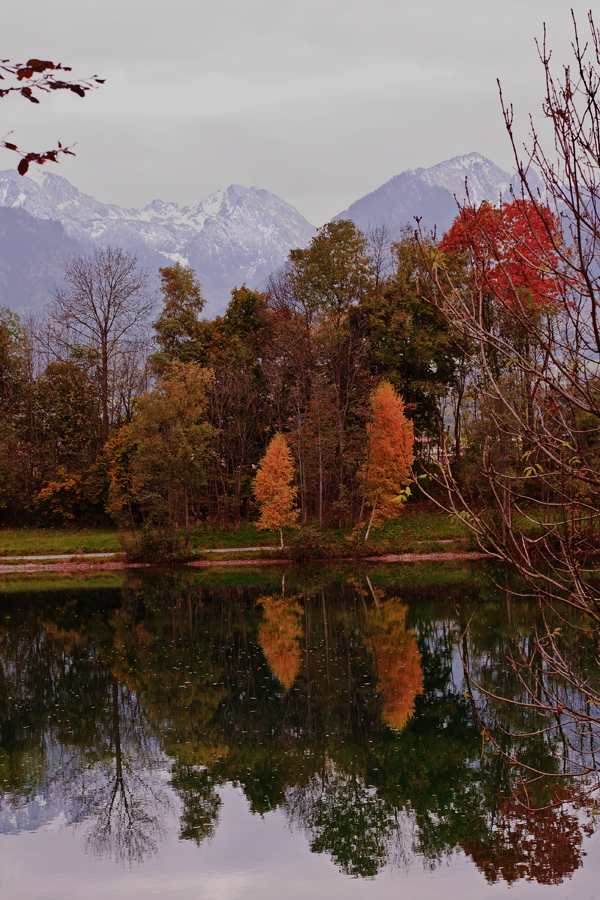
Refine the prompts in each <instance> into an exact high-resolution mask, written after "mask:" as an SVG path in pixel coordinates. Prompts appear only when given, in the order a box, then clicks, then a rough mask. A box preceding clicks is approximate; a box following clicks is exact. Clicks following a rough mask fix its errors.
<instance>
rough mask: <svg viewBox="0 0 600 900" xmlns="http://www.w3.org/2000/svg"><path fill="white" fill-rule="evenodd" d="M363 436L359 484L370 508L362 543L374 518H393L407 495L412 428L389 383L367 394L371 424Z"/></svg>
mask: <svg viewBox="0 0 600 900" xmlns="http://www.w3.org/2000/svg"><path fill="white" fill-rule="evenodd" d="M367 435H368V444H367V459H366V461H365V464H364V465H363V467H362V470H361V480H362V483H363V497H364V500H363V504H364V502H365V501H366V502H367V503H368V504H369V506H370V507H371V518H370V520H369V525H368V527H367V533H366V534H365V542H366V541H367V539H368V537H369V532H370V530H371V526H372V524H373V521H374V519H375V514H377V515H379V516H381V517H382V518H391V517H393V516H395V515H397V514H398V504H399V503H401V502H402V501H403V500H405V499H406V497H407V496H408V494H409V490H408V487H407V485H408V482H409V481H410V479H411V465H412V461H413V459H414V455H413V445H414V439H415V437H414V430H413V424H412V422H411V421H410V420H409V419H407V418H406V416H405V414H404V403H403V402H402V398H401V397H400V396H399V394H397V393H396V391H395V390H394V388H393V387H392V385H391V384H390V383H389V381H382V382H381V383H380V384H379V386H378V387H377V388H376V389H375V390H374V391H373V393H372V394H371V421H370V423H369V425H368V426H367ZM403 488H404V489H405V490H404V492H403ZM361 519H362V510H361ZM359 536H360V522H359Z"/></svg>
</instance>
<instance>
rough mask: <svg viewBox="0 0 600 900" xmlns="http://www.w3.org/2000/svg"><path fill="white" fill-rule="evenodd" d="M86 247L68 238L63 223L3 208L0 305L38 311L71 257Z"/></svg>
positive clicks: (0, 228) (0, 226)
mask: <svg viewBox="0 0 600 900" xmlns="http://www.w3.org/2000/svg"><path fill="white" fill-rule="evenodd" d="M87 249H88V248H87V246H86V245H84V244H82V243H81V242H79V241H75V240H73V239H72V238H70V237H68V235H67V234H66V233H65V230H64V228H63V227H62V225H61V224H60V222H52V221H40V220H39V219H34V217H33V216H31V215H29V213H27V212H25V211H24V210H22V209H3V208H1V207H0V306H8V307H9V308H10V309H12V310H15V311H16V312H19V313H27V312H36V311H39V310H40V309H41V308H42V307H43V306H44V304H45V303H46V301H47V300H48V298H49V296H50V292H51V290H52V287H53V286H54V284H56V282H57V281H59V280H60V277H61V275H62V272H63V269H64V265H65V262H66V260H67V259H68V258H69V256H73V255H74V254H77V253H82V252H85V251H86V250H87Z"/></svg>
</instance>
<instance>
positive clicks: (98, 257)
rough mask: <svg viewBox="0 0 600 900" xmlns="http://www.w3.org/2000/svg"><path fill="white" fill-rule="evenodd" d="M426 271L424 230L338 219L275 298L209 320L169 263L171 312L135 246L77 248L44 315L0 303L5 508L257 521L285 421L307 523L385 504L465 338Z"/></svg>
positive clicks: (429, 431) (22, 514)
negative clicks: (394, 448) (439, 302)
mask: <svg viewBox="0 0 600 900" xmlns="http://www.w3.org/2000/svg"><path fill="white" fill-rule="evenodd" d="M423 277H424V274H423V268H422V265H421V262H420V251H419V247H418V242H417V240H416V238H415V235H414V233H408V232H407V233H406V234H405V235H403V236H402V237H401V239H400V240H399V241H398V242H396V243H392V241H391V239H390V238H389V236H388V235H387V234H386V233H385V232H384V231H383V230H380V231H378V232H375V233H374V234H372V235H370V236H369V237H366V236H365V235H363V234H362V233H361V232H360V231H359V229H358V228H357V227H356V226H355V225H354V224H353V223H351V222H348V221H342V222H335V223H330V224H328V225H326V226H324V227H323V228H322V229H321V230H320V231H319V232H318V234H317V235H316V237H315V238H314V240H313V241H312V243H311V245H310V246H309V247H308V248H307V249H303V250H293V251H292V252H291V253H290V256H289V260H288V262H287V264H286V266H285V267H284V268H283V269H282V270H281V271H279V272H277V273H276V274H274V275H273V276H272V277H271V279H270V280H269V283H268V285H267V289H266V290H265V291H264V292H258V291H253V290H250V289H248V288H247V287H246V286H242V287H241V288H236V289H234V290H233V291H232V294H231V300H230V302H229V305H228V307H227V309H226V312H225V314H224V315H223V316H220V317H217V318H215V319H213V320H207V319H205V318H203V316H202V312H203V307H204V301H203V298H202V292H201V286H200V284H199V283H198V281H197V279H196V276H195V273H194V272H193V271H192V270H191V269H189V268H187V267H184V266H182V265H181V264H180V263H177V264H175V265H173V266H169V267H165V268H163V269H161V270H160V300H161V304H160V306H159V308H158V315H157V313H156V310H157V306H158V303H157V297H156V296H153V294H152V293H151V291H150V289H149V281H148V277H147V276H146V275H145V274H144V273H143V272H142V271H141V270H140V269H139V267H138V265H137V263H136V260H135V258H134V257H132V256H131V255H130V254H128V253H127V252H125V251H123V250H120V249H114V248H108V249H103V250H97V251H95V253H94V254H93V255H92V256H87V257H80V258H75V259H72V260H71V261H70V263H69V264H68V265H67V267H66V270H65V274H64V279H63V282H62V284H61V286H60V287H58V288H56V289H55V291H54V294H53V296H52V298H51V300H50V302H49V305H48V307H47V312H46V315H45V317H44V318H43V319H39V320H37V321H36V320H23V321H21V320H20V319H19V318H18V317H17V316H16V315H15V314H13V313H11V312H9V311H8V310H3V311H2V314H1V319H0V403H1V404H2V426H1V432H0V442H1V445H2V454H1V456H2V460H3V462H2V466H3V472H2V480H1V487H0V503H1V507H2V513H1V515H2V518H3V520H4V521H5V522H7V523H8V522H23V521H30V522H32V521H38V520H39V519H40V518H42V519H45V520H46V521H49V522H56V523H63V524H64V523H69V522H76V521H81V522H84V521H100V520H102V518H103V517H105V516H106V515H107V514H108V515H110V516H112V517H113V518H115V519H117V520H118V521H122V522H125V523H131V522H134V523H139V522H144V521H148V522H152V523H154V525H155V526H161V525H162V524H164V523H170V524H171V525H172V526H178V527H182V528H184V529H185V530H186V531H187V530H189V528H191V527H193V526H194V524H196V523H198V522H209V523H215V524H218V525H219V526H221V527H235V526H236V525H238V524H239V523H240V522H241V521H243V520H245V519H248V518H254V517H255V516H256V514H257V502H256V499H255V497H254V495H253V491H252V485H253V482H254V479H255V476H256V473H257V470H258V467H259V466H260V462H261V459H262V458H263V457H264V454H265V451H266V448H267V447H268V445H269V443H270V442H271V440H272V439H273V437H274V436H275V435H276V434H281V435H284V436H285V439H286V442H287V444H288V446H289V448H290V451H291V455H292V460H293V468H294V472H295V476H294V487H295V491H296V495H297V506H298V517H299V521H300V523H301V524H307V523H316V524H318V526H319V527H323V526H325V525H329V524H335V525H342V526H354V525H356V524H357V522H358V520H359V518H360V516H361V515H365V516H366V513H367V510H368V512H369V514H370V513H371V512H372V511H373V509H374V508H378V509H379V510H380V512H382V513H383V514H385V507H386V503H387V504H388V506H389V503H390V502H391V499H393V496H394V494H399V493H400V486H401V483H406V481H407V479H408V478H409V475H410V462H411V460H412V431H413V429H414V433H415V435H416V438H417V446H420V447H421V448H423V447H425V448H429V446H430V445H431V444H435V443H436V442H437V440H438V438H439V434H440V427H442V426H444V422H445V405H446V404H447V402H448V398H449V397H452V396H453V393H454V391H455V389H456V387H457V386H458V383H459V370H460V360H461V354H462V350H461V346H460V340H459V336H458V335H457V334H456V335H455V334H453V333H452V332H451V331H449V330H448V327H447V325H446V322H445V320H444V317H443V316H442V314H441V313H440V312H439V311H438V310H436V309H435V307H433V306H432V305H431V304H430V303H429V302H428V300H427V298H424V297H422V296H421V290H420V287H419V279H422V278H423ZM153 314H154V321H153V322H152V325H151V326H150V320H151V318H152V315H153ZM384 382H385V384H387V385H388V386H389V387H388V389H387V390H388V400H387V402H388V405H389V403H391V404H392V406H394V409H395V410H396V413H395V415H396V419H393V416H392V420H390V422H391V424H390V425H389V426H387V427H389V428H391V429H392V432H394V431H395V433H396V434H403V435H404V444H405V448H404V451H403V452H404V460H405V461H404V463H403V462H402V460H401V459H400V457H398V455H397V454H396V457H394V456H393V454H392V464H393V465H392V469H390V467H389V466H388V471H387V472H386V471H384V469H385V465H384V460H385V449H382V448H381V446H380V444H381V441H382V440H384V438H385V439H387V438H389V437H390V435H387V438H386V435H385V434H383V435H382V433H379V435H377V434H374V433H372V429H373V425H374V422H375V421H376V420H377V416H378V415H379V420H380V421H381V422H383V421H384V420H385V416H386V413H385V410H384V411H383V412H382V411H380V412H379V413H377V412H376V406H377V401H376V400H375V399H374V398H375V395H376V391H377V390H378V389H379V390H380V389H381V385H382V384H383V383H384ZM402 401H403V402H402ZM374 404H375V405H374ZM398 404H399V405H398ZM380 406H381V403H380ZM398 416H400V418H398ZM382 427H384V428H385V427H386V426H383V425H382ZM390 434H391V432H390ZM378 441H379V444H378ZM388 447H389V445H388ZM378 448H379V449H378ZM371 450H372V453H371ZM382 466H383V469H382ZM394 468H396V469H397V470H398V472H399V475H400V476H401V478H400V482H398V481H397V479H396V481H394V477H393V469H394ZM367 472H370V473H371V474H369V475H367ZM374 473H376V474H374ZM386 478H388V480H389V479H390V478H391V479H392V482H394V483H392V484H391V485H390V486H389V490H387V493H386V491H385V490H384V491H383V493H384V494H385V497H386V498H387V500H384V499H382V498H380V496H379V495H380V494H381V492H382V490H383V488H382V484H384V483H385V479H386ZM382 497H383V495H382ZM376 498H377V499H376ZM393 509H394V507H392V510H393Z"/></svg>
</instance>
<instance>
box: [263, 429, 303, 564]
mask: <svg viewBox="0 0 600 900" xmlns="http://www.w3.org/2000/svg"><path fill="white" fill-rule="evenodd" d="M293 478H294V465H293V462H292V454H291V453H290V448H289V447H288V443H287V441H286V439H285V438H284V436H283V435H282V434H280V433H277V434H276V435H275V436H274V437H273V438H272V440H271V442H270V444H269V446H268V447H267V452H266V453H265V455H264V457H263V459H262V462H261V463H260V466H259V468H258V473H257V475H256V478H255V480H254V488H253V489H254V496H255V497H256V499H257V501H258V504H259V506H260V518H259V520H258V523H257V524H258V527H259V528H264V529H276V528H278V529H279V536H280V538H281V548H282V549H283V529H284V528H285V527H289V526H294V525H295V524H296V522H297V519H298V509H297V507H296V503H295V501H296V493H297V490H296V488H295V487H294V485H293V484H292V481H293Z"/></svg>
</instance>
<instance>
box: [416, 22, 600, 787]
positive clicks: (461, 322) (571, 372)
mask: <svg viewBox="0 0 600 900" xmlns="http://www.w3.org/2000/svg"><path fill="white" fill-rule="evenodd" d="M573 24H574V40H573V43H572V50H573V64H572V65H571V66H565V67H563V68H562V70H561V71H560V72H559V74H558V75H557V74H555V71H554V66H553V64H552V65H551V54H550V51H549V50H548V48H547V44H546V36H545V34H544V40H543V43H542V44H541V45H540V46H539V56H540V60H541V63H542V65H543V68H544V71H545V76H546V94H545V98H544V102H543V105H542V109H543V113H544V116H545V117H546V119H547V120H549V122H550V124H551V126H552V128H553V131H554V143H553V146H551V147H550V148H549V149H547V150H545V149H544V147H543V145H542V142H541V139H540V138H539V135H538V133H537V132H536V131H535V129H533V127H532V132H531V140H530V146H529V149H528V150H527V149H526V153H527V155H526V157H525V159H524V161H523V160H522V159H521V157H520V153H519V150H518V148H517V140H516V137H515V134H514V131H513V115H512V108H511V107H509V106H507V105H506V104H505V103H504V101H503V100H502V108H503V113H504V119H505V123H506V127H507V130H508V134H509V137H510V140H511V143H512V146H513V149H514V154H515V159H516V164H517V171H518V173H519V176H520V180H521V196H520V197H517V198H513V204H511V205H510V206H512V207H513V209H512V210H511V214H512V212H514V210H517V213H518V217H520V218H519V227H518V228H516V229H514V230H513V231H512V233H511V236H510V241H511V242H512V246H511V248H510V254H511V255H510V259H509V258H508V256H507V254H506V248H507V242H506V233H505V232H503V231H502V229H503V227H504V226H503V224H502V219H503V216H504V215H505V212H506V211H507V210H508V209H509V205H506V206H504V207H502V208H501V209H500V210H499V211H493V210H491V207H489V205H488V206H487V208H485V209H484V208H483V207H481V208H480V209H479V210H478V209H476V208H475V207H473V206H470V205H468V204H467V206H466V207H465V208H464V209H463V210H462V211H461V217H462V223H463V225H464V235H463V237H464V244H463V247H462V251H463V252H462V254H461V257H460V258H461V261H462V262H463V263H465V266H466V268H465V266H463V268H462V271H461V272H459V271H458V268H457V266H456V258H455V259H454V260H452V259H451V258H450V257H449V256H448V255H444V254H443V253H440V254H439V255H438V257H437V258H433V257H431V255H429V259H430V260H431V271H432V274H433V275H434V277H435V279H436V283H437V287H438V289H439V299H438V301H437V302H438V304H439V308H440V309H441V310H442V311H443V312H444V314H445V315H446V317H447V318H448V320H449V321H450V322H452V324H453V326H455V327H457V328H458V329H459V330H460V331H461V332H462V333H463V334H464V335H465V337H466V338H467V339H468V342H469V345H470V346H471V347H473V348H475V349H474V369H473V371H474V373H475V374H474V376H473V377H474V379H475V381H476V384H475V389H476V393H477V406H476V413H475V415H474V416H472V417H471V421H470V423H469V427H468V429H467V430H468V431H470V447H469V453H470V456H471V460H472V461H475V462H476V463H478V468H479V479H475V478H473V473H472V472H471V477H470V478H469V480H468V481H467V480H466V479H464V478H463V479H461V477H460V474H459V473H458V472H457V469H456V467H455V466H454V460H453V459H452V457H451V455H450V451H449V449H448V450H447V451H446V452H445V453H444V454H443V459H442V460H441V461H440V465H439V467H438V469H437V478H438V480H439V482H441V483H442V485H443V486H444V487H445V489H446V497H447V506H448V507H449V508H451V509H453V510H454V511H455V512H456V513H457V514H458V515H459V516H460V517H461V518H462V519H463V521H464V522H465V523H466V524H467V525H469V527H470V528H471V529H472V531H473V532H474V534H475V535H476V536H477V538H478V540H479V542H480V543H481V545H482V547H484V548H485V549H486V550H487V551H488V552H490V553H491V554H493V555H495V556H496V557H498V558H501V559H503V560H505V561H507V562H509V563H510V564H511V565H512V566H514V567H516V569H517V570H518V572H519V573H520V574H521V576H522V577H523V583H522V584H523V586H522V587H521V588H520V591H521V592H522V593H528V594H529V596H533V597H535V598H536V599H537V600H538V602H540V603H541V604H542V605H543V606H544V608H545V609H546V614H547V616H548V618H547V619H546V623H547V624H546V628H545V631H543V630H542V631H540V633H539V635H538V637H537V641H536V645H535V648H534V649H533V650H532V651H530V652H529V653H524V654H521V655H519V654H518V653H517V654H512V655H509V657H508V663H509V665H510V666H511V667H513V668H514V670H515V671H517V672H519V673H520V678H521V681H522V684H523V688H524V692H525V696H524V699H523V701H522V702H523V704H524V705H527V706H528V707H532V708H534V709H537V710H539V711H541V712H542V714H543V715H545V716H546V717H547V718H548V723H547V728H546V731H547V732H552V733H554V734H556V735H557V739H558V737H561V739H563V740H566V739H565V738H564V735H565V734H566V735H567V738H568V741H567V742H568V744H569V747H570V746H571V744H573V745H575V744H577V745H578V746H580V745H581V746H583V744H584V739H585V740H587V741H588V744H589V746H590V747H594V746H595V745H596V744H597V740H598V735H599V734H600V716H598V713H597V710H598V706H599V697H600V687H599V683H598V682H599V679H598V672H597V666H598V659H597V658H596V659H595V661H594V662H595V665H594V666H593V667H592V668H591V670H590V671H588V672H587V673H586V674H585V675H582V674H580V673H579V674H578V673H577V672H575V671H574V669H573V667H572V666H571V665H570V664H569V663H568V661H567V659H566V656H565V653H564V649H563V647H562V644H561V636H560V635H561V622H560V619H561V618H564V619H573V618H575V622H576V624H577V626H578V627H579V628H580V629H581V638H580V639H581V642H582V643H583V642H584V641H590V640H591V641H593V642H597V640H598V636H599V634H600V581H599V578H598V548H599V546H600V266H599V264H598V250H599V242H600V205H599V199H600V33H599V32H598V30H597V29H596V27H595V25H594V21H593V18H592V15H591V14H590V16H589V34H588V39H587V42H585V41H582V40H581V39H580V35H579V32H578V28H577V23H576V21H575V18H574V17H573ZM501 99H502V95H501ZM536 172H538V173H539V174H540V175H541V178H542V183H543V184H542V187H540V182H539V178H538V176H537V174H534V173H536ZM492 214H493V215H494V216H496V214H497V218H496V220H495V221H497V222H498V223H499V225H498V228H499V229H500V231H498V232H497V233H495V232H494V231H493V230H490V228H489V227H488V226H489V222H490V219H491V218H492ZM498 216H499V218H498ZM486 221H487V224H486ZM478 223H479V225H478ZM467 226H468V227H467ZM498 237H499V239H497V238H498ZM441 246H442V248H443V247H444V242H442V245H441ZM424 255H425V254H424ZM517 270H518V271H519V273H520V274H519V277H517V274H516V273H517ZM457 273H458V274H457ZM465 273H466V274H465ZM467 443H469V441H467ZM438 502H439V501H438ZM565 604H566V606H565ZM568 607H571V610H574V613H573V612H570V611H569V609H568ZM548 609H550V610H552V612H548ZM555 614H556V615H555ZM556 616H558V620H559V621H558V622H557V618H556ZM475 680H476V681H479V682H480V679H479V678H477V676H476V675H475ZM484 681H485V679H484ZM480 686H481V687H482V690H483V693H484V694H486V695H487V696H488V697H491V696H494V694H493V688H490V687H489V685H488V686H487V688H486V685H485V684H483V685H481V683H480ZM496 699H497V698H496ZM588 744H586V746H588ZM586 752H587V751H586ZM515 753H516V751H515ZM590 753H591V751H590ZM590 753H588V754H587V757H586V758H585V759H584V762H583V764H582V767H581V768H580V771H581V772H583V773H584V774H585V773H586V772H587V773H589V772H592V771H595V772H596V773H597V772H598V764H597V761H596V759H595V758H594V759H591V756H590ZM564 755H565V756H567V755H568V754H566V753H565V754H564ZM584 757H585V754H584ZM511 761H512V762H516V759H514V758H512V754H511ZM570 771H571V772H572V771H573V768H572V767H571V769H570ZM540 774H541V773H539V772H535V771H532V772H530V775H531V776H532V777H539V775H540ZM597 787H598V779H597V777H596V778H594V779H592V781H591V782H590V784H588V785H587V787H586V790H588V791H589V790H593V789H597Z"/></svg>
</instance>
